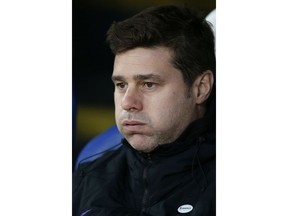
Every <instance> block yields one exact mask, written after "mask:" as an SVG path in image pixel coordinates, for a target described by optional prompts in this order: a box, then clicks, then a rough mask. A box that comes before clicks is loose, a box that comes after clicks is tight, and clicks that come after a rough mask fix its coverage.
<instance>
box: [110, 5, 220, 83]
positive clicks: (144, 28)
mask: <svg viewBox="0 0 288 216" xmlns="http://www.w3.org/2000/svg"><path fill="white" fill-rule="evenodd" d="M107 42H108V44H109V45H110V48H111V50H112V52H113V53H114V54H115V55H116V54H119V53H121V52H125V51H127V50H130V49H133V48H136V47H146V48H152V47H158V46H164V47H168V48H169V49H170V50H171V51H172V63H173V65H174V67H175V68H177V69H179V70H180V71H181V73H182V75H183V79H184V82H185V83H186V85H187V86H188V88H190V87H191V86H192V84H193V82H194V80H195V78H196V77H197V76H198V75H200V74H201V73H202V72H204V71H205V70H211V71H212V72H213V73H214V76H215V68H216V63H215V62H216V60H215V45H214V35H213V31H212V29H211V27H210V25H209V24H208V23H207V21H206V20H205V17H204V16H203V14H201V13H200V12H199V11H196V10H194V9H191V8H188V7H185V6H175V5H166V6H157V7H151V8H148V9H146V10H144V11H142V12H140V13H138V14H136V15H134V16H133V17H131V18H129V19H126V20H124V21H121V22H114V23H113V24H112V25H111V27H110V29H109V30H108V32H107Z"/></svg>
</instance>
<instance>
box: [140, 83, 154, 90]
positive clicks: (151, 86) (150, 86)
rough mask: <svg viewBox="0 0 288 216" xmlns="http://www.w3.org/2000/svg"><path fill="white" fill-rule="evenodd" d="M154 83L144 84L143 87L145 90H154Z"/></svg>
mask: <svg viewBox="0 0 288 216" xmlns="http://www.w3.org/2000/svg"><path fill="white" fill-rule="evenodd" d="M156 85H157V84H156V83H153V82H144V83H143V86H144V87H145V88H147V89H154V88H155V87H156Z"/></svg>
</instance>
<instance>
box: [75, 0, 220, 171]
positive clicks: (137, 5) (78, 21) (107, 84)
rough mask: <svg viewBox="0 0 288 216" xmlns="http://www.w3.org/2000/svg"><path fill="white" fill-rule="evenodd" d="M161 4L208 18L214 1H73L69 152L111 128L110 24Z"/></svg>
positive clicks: (76, 151)
mask: <svg viewBox="0 0 288 216" xmlns="http://www.w3.org/2000/svg"><path fill="white" fill-rule="evenodd" d="M161 4H186V5H189V6H191V7H194V8H197V9H199V10H201V11H202V12H204V14H206V15H207V14H208V13H209V12H210V11H212V10H213V9H215V8H216V0H174V1H173V0H157V1H155V0H73V11H72V30H73V33H72V34H73V35H72V58H73V65H72V68H73V71H72V72H73V75H72V79H73V87H72V91H73V106H72V107H73V124H72V127H73V128H72V129H73V148H72V149H73V152H72V158H73V161H72V166H73V167H74V164H75V160H76V157H77V155H78V154H79V152H80V151H81V149H82V148H83V146H84V145H85V144H86V143H87V142H89V140H91V139H92V138H93V137H95V136H97V135H98V134H99V133H101V132H103V131H105V130H106V129H108V128H109V127H111V126H112V125H114V124H115V121H114V102H113V90H114V87H113V84H112V82H111V74H112V69H113V61H114V56H113V55H112V53H111V52H110V50H109V48H108V46H107V45H106V43H105V34H106V31H107V30H108V28H109V26H110V25H111V23H112V22H113V21H114V20H115V21H120V20H123V19H126V18H128V17H130V16H131V15H134V14H135V13H138V12H139V11H141V10H142V9H144V8H147V7H150V6H154V5H161Z"/></svg>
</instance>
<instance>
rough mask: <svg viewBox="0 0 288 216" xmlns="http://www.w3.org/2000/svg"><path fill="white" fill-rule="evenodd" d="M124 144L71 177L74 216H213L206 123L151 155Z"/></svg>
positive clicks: (211, 133) (211, 151)
mask: <svg viewBox="0 0 288 216" xmlns="http://www.w3.org/2000/svg"><path fill="white" fill-rule="evenodd" d="M122 142H123V146H122V147H121V148H120V149H118V150H115V151H112V152H109V153H107V154H105V155H104V156H103V157H101V158H99V159H97V160H95V161H93V162H90V163H84V164H82V165H81V166H80V167H79V169H78V171H77V172H76V173H74V176H73V215H74V216H78V215H79V216H80V215H81V216H83V215H85V216H89V215H93V216H104V215H105V216H124V215H125V216H138V215H143V216H148V215H149V216H170V215H171V216H176V215H181V216H182V215H194V216H196V215H199V216H200V215H201V216H208V215H209V216H210V215H215V214H216V213H215V212H216V209H215V206H216V203H215V202H216V200H215V198H216V195H215V177H216V175H215V170H216V167H215V150H216V149H215V129H214V128H212V129H211V124H209V121H207V120H205V119H201V120H197V121H195V122H193V123H192V124H191V125H190V126H189V127H188V128H187V129H186V130H185V132H184V133H183V134H182V135H181V136H180V137H179V138H178V139H177V140H176V141H175V142H173V143H170V144H165V145H161V146H159V147H158V148H156V149H155V150H154V151H153V152H151V153H150V154H144V153H140V152H137V151H135V150H134V149H133V148H132V147H130V145H129V144H128V143H127V141H126V140H123V141H122Z"/></svg>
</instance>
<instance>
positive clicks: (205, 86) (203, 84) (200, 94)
mask: <svg viewBox="0 0 288 216" xmlns="http://www.w3.org/2000/svg"><path fill="white" fill-rule="evenodd" d="M213 84H214V76H213V73H212V71H210V70H207V71H204V72H203V73H202V74H201V75H199V76H198V77H197V78H196V80H195V81H194V83H193V93H194V96H195V97H194V99H195V103H196V104H203V103H204V102H205V101H206V100H207V99H208V97H209V95H210V93H211V91H212V88H213Z"/></svg>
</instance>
